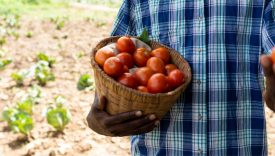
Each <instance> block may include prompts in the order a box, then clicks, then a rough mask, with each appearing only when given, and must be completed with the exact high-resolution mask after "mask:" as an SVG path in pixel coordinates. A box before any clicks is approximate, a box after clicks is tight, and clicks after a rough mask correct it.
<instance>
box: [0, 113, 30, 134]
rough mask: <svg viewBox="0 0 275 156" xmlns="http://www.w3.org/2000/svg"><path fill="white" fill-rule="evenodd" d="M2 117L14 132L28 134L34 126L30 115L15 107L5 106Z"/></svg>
mask: <svg viewBox="0 0 275 156" xmlns="http://www.w3.org/2000/svg"><path fill="white" fill-rule="evenodd" d="M2 118H3V119H4V120H5V121H7V122H8V126H9V127H10V128H11V129H12V130H13V131H14V132H15V133H22V134H24V135H28V134H29V132H30V131H31V130H32V129H33V127H34V125H33V120H32V117H31V116H30V115H29V114H27V113H25V112H22V111H20V110H18V109H16V108H5V109H4V111H3V112H2Z"/></svg>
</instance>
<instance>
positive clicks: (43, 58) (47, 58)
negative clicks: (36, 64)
mask: <svg viewBox="0 0 275 156" xmlns="http://www.w3.org/2000/svg"><path fill="white" fill-rule="evenodd" d="M37 59H38V60H39V61H46V62H48V64H49V67H52V66H53V64H54V63H55V59H54V58H53V57H50V56H48V55H46V54H45V53H43V52H39V53H38V54H37Z"/></svg>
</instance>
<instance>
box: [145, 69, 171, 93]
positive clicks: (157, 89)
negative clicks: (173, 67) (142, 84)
mask: <svg viewBox="0 0 275 156" xmlns="http://www.w3.org/2000/svg"><path fill="white" fill-rule="evenodd" d="M147 89H148V92H149V93H163V92H165V91H166V90H167V79H166V77H165V75H164V74H161V73H156V74H154V75H152V76H151V77H150V79H149V80H148V84H147Z"/></svg>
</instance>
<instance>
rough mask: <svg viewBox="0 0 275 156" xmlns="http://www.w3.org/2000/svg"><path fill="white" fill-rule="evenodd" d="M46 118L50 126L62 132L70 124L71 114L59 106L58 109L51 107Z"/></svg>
mask: <svg viewBox="0 0 275 156" xmlns="http://www.w3.org/2000/svg"><path fill="white" fill-rule="evenodd" d="M46 116H47V122H48V124H50V125H51V126H53V127H54V128H55V129H56V130H57V131H60V132H62V131H63V130H64V128H65V126H66V125H67V124H68V123H69V122H70V113H69V111H68V110H67V109H65V108H63V107H62V106H57V107H56V108H52V107H49V108H48V110H47V114H46Z"/></svg>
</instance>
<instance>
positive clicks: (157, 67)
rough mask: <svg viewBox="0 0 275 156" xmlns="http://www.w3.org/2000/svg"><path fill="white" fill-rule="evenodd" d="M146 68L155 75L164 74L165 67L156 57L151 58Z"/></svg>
mask: <svg viewBox="0 0 275 156" xmlns="http://www.w3.org/2000/svg"><path fill="white" fill-rule="evenodd" d="M147 67H149V68H150V69H152V70H153V72H155V73H162V74H164V73H165V66H164V63H163V61H162V60H161V59H160V58H158V57H151V58H150V59H149V60H148V61H147Z"/></svg>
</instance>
